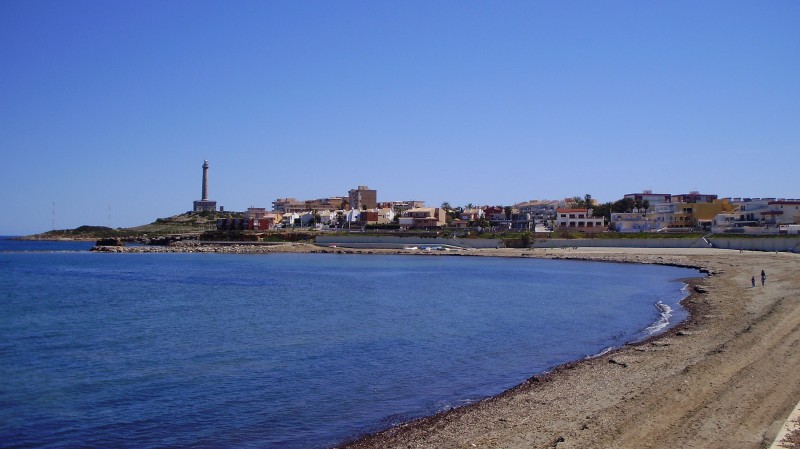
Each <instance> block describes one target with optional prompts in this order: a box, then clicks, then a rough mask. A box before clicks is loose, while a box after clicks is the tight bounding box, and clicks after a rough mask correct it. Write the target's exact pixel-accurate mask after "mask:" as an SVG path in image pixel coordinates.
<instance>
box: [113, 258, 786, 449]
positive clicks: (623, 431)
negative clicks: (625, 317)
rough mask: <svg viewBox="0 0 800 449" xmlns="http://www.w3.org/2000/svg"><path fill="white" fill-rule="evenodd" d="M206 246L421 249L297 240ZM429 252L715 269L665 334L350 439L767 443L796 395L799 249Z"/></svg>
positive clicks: (462, 444)
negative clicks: (753, 281) (321, 244)
mask: <svg viewBox="0 0 800 449" xmlns="http://www.w3.org/2000/svg"><path fill="white" fill-rule="evenodd" d="M197 249H199V248H197ZM173 250H175V251H186V250H187V248H174V249H170V250H169V251H173ZM125 251H127V250H125ZM132 251H138V250H132ZM201 251H218V252H261V253H270V252H315V253H319V252H329V253H330V252H332V253H373V254H375V253H377V254H412V253H421V251H413V250H365V249H360V250H358V249H357V250H350V249H345V248H321V247H318V246H313V245H307V244H296V243H295V244H285V245H276V246H269V247H261V248H247V247H241V248H231V247H226V248H216V249H213V248H205V249H202V250H201ZM428 254H430V255H434V254H436V255H443V254H451V255H455V254H458V255H461V256H494V257H537V258H551V259H583V260H597V261H617V262H629V263H659V264H669V265H680V266H691V267H697V268H702V269H703V270H704V271H707V272H708V273H709V274H710V275H709V276H708V277H705V278H700V279H696V280H692V281H691V282H690V284H691V286H692V291H693V292H694V293H693V294H692V295H691V296H689V297H688V298H687V299H686V300H684V305H685V306H686V307H687V308H688V309H689V311H690V313H691V315H690V318H689V319H687V321H685V322H684V323H681V324H680V325H678V326H677V327H674V328H672V329H671V330H669V331H667V332H666V333H664V334H662V335H660V336H657V337H655V338H652V339H650V340H647V341H645V342H641V343H637V344H631V345H626V346H624V347H622V348H619V349H618V350H615V351H613V352H611V353H608V354H605V355H602V356H599V357H596V358H593V359H588V360H582V361H577V362H573V363H570V364H567V365H564V366H560V367H558V368H556V369H554V370H553V371H552V372H549V373H546V374H542V375H536V376H534V377H532V378H531V379H529V380H528V381H527V382H525V383H524V384H522V385H519V386H517V387H515V388H513V389H511V390H509V391H507V392H505V393H503V394H501V395H499V396H496V397H493V398H489V399H486V400H483V401H481V402H478V403H476V404H472V405H469V406H465V407H461V408H458V409H454V410H450V411H448V412H445V413H440V414H438V415H435V416H432V417H428V418H423V419H420V420H417V421H413V422H410V423H407V424H405V425H401V426H399V427H396V428H393V429H389V430H387V431H385V432H382V433H379V434H376V435H372V436H368V437H365V438H363V439H361V440H358V441H355V442H353V443H351V444H350V445H348V446H346V447H349V448H400V447H403V448H431V447H436V448H474V447H492V448H494V447H500V448H559V449H563V448H767V447H769V446H770V445H771V444H772V442H773V440H774V439H775V436H776V435H777V433H778V431H779V430H780V429H781V427H782V425H783V424H784V422H785V420H786V418H787V417H788V416H789V414H790V413H791V412H792V410H793V408H794V406H795V405H796V404H797V402H798V400H800V354H798V351H797V348H798V341H800V276H797V273H798V272H800V255H799V254H792V253H766V252H748V251H745V252H739V251H734V250H717V249H619V248H577V249H555V250H554V249H549V250H544V249H536V250H533V249H487V250H464V251H457V252H429V253H428ZM761 270H764V271H765V272H766V274H767V282H766V285H765V286H763V287H762V286H761V282H760V279H759V276H760V273H761ZM752 276H755V277H756V279H757V286H756V287H751V277H752ZM533 374H534V373H532V375H533Z"/></svg>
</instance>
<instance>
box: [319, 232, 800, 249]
mask: <svg viewBox="0 0 800 449" xmlns="http://www.w3.org/2000/svg"><path fill="white" fill-rule="evenodd" d="M317 243H318V244H320V245H336V246H341V247H344V248H347V247H350V248H387V249H402V248H407V247H412V246H416V247H420V246H439V245H441V246H449V247H459V248H502V247H504V245H503V241H502V240H500V239H452V238H449V239H447V238H441V237H437V238H425V237H393V236H363V235H336V236H326V235H321V236H318V237H317ZM573 246H578V247H610V248H721V249H737V250H738V249H742V250H746V251H794V252H797V253H800V237H785V238H758V237H756V238H725V237H717V238H710V239H708V240H705V239H702V238H700V239H680V238H674V239H673V238H663V239H548V240H536V241H535V242H534V243H533V244H532V245H531V247H533V248H569V247H573Z"/></svg>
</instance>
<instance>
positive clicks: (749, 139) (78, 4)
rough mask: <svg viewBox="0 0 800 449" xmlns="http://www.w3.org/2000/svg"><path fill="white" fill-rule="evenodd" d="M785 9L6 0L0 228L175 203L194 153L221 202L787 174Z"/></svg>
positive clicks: (799, 132)
mask: <svg viewBox="0 0 800 449" xmlns="http://www.w3.org/2000/svg"><path fill="white" fill-rule="evenodd" d="M798 24H800V2H798V1H795V0H787V1H747V2H745V1H735V0H734V1H731V0H724V1H696V0H691V1H646V2H645V1H640V0H632V1H614V0H609V1H527V0H526V1H519V2H517V1H501V2H489V1H461V0H459V1H436V0H434V1H431V0H423V1H373V0H364V1H347V0H342V1H291V2H287V1H249V0H248V1H203V0H191V1H181V0H172V1H160V0H159V1H147V0H136V1H113V2H109V1H81V0H70V1H61V0H52V1H48V0H35V1H30V0H4V1H2V2H0V156H2V162H3V165H2V176H1V177H0V187H1V188H2V192H3V196H4V201H3V202H4V204H3V207H2V212H0V234H6V235H9V234H10V235H17V234H29V233H35V232H43V231H47V230H49V229H51V227H52V222H53V210H54V209H55V227H56V228H58V229H65V228H73V227H77V226H80V225H83V224H89V225H104V226H107V225H109V223H110V224H111V226H112V227H127V226H135V225H139V224H145V223H149V222H152V221H153V220H155V219H156V218H158V217H166V216H170V215H174V214H177V213H181V212H185V211H187V210H189V209H191V206H192V201H194V200H197V199H200V195H201V175H202V170H201V166H202V164H203V160H204V159H208V160H209V163H210V165H211V169H210V197H211V199H212V200H216V201H217V202H218V204H219V205H222V206H225V209H226V210H243V209H245V208H247V207H249V206H256V207H267V208H269V207H271V202H272V201H273V200H274V199H275V198H278V197H296V198H298V199H313V198H321V197H326V196H337V195H346V194H347V191H348V190H349V189H351V188H355V187H356V186H358V185H368V186H369V187H370V188H374V189H377V191H378V200H379V201H390V200H408V199H415V200H424V201H426V202H427V203H428V204H429V205H439V204H441V203H442V202H443V201H448V202H450V203H451V204H453V205H454V206H457V205H464V204H467V203H474V204H502V205H507V204H512V203H516V202H519V201H525V200H529V199H560V198H564V197H571V196H575V195H584V194H586V193H589V194H591V195H592V196H593V197H594V198H596V199H598V200H601V201H612V200H616V199H619V198H621V197H622V195H624V194H625V193H633V192H640V191H642V190H643V189H651V190H653V191H654V192H657V193H686V192H688V191H690V190H699V191H701V192H703V193H715V194H718V195H720V196H750V197H772V196H774V197H800V180H799V176H798V175H799V174H800V26H798ZM54 204H55V208H54V207H53V205H54ZM109 211H110V213H109ZM109 216H110V220H109Z"/></svg>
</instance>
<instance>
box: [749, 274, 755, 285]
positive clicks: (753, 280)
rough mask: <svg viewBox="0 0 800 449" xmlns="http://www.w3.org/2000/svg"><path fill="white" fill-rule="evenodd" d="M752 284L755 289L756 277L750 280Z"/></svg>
mask: <svg viewBox="0 0 800 449" xmlns="http://www.w3.org/2000/svg"><path fill="white" fill-rule="evenodd" d="M750 282H751V283H752V284H753V287H755V286H756V277H755V276H753V277H751V278H750Z"/></svg>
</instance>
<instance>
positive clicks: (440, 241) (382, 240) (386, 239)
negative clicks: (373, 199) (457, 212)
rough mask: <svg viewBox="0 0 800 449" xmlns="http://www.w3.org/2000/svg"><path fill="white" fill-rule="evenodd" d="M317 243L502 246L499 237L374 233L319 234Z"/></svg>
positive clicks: (338, 244)
mask: <svg viewBox="0 0 800 449" xmlns="http://www.w3.org/2000/svg"><path fill="white" fill-rule="evenodd" d="M317 244H319V245H336V246H341V247H345V248H347V247H350V248H388V249H403V248H407V247H411V246H417V247H419V246H439V245H441V246H452V247H459V248H502V247H503V241H502V240H500V239H452V238H451V239H446V238H442V237H436V238H433V237H429V238H426V237H393V236H374V235H320V236H318V237H317Z"/></svg>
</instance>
